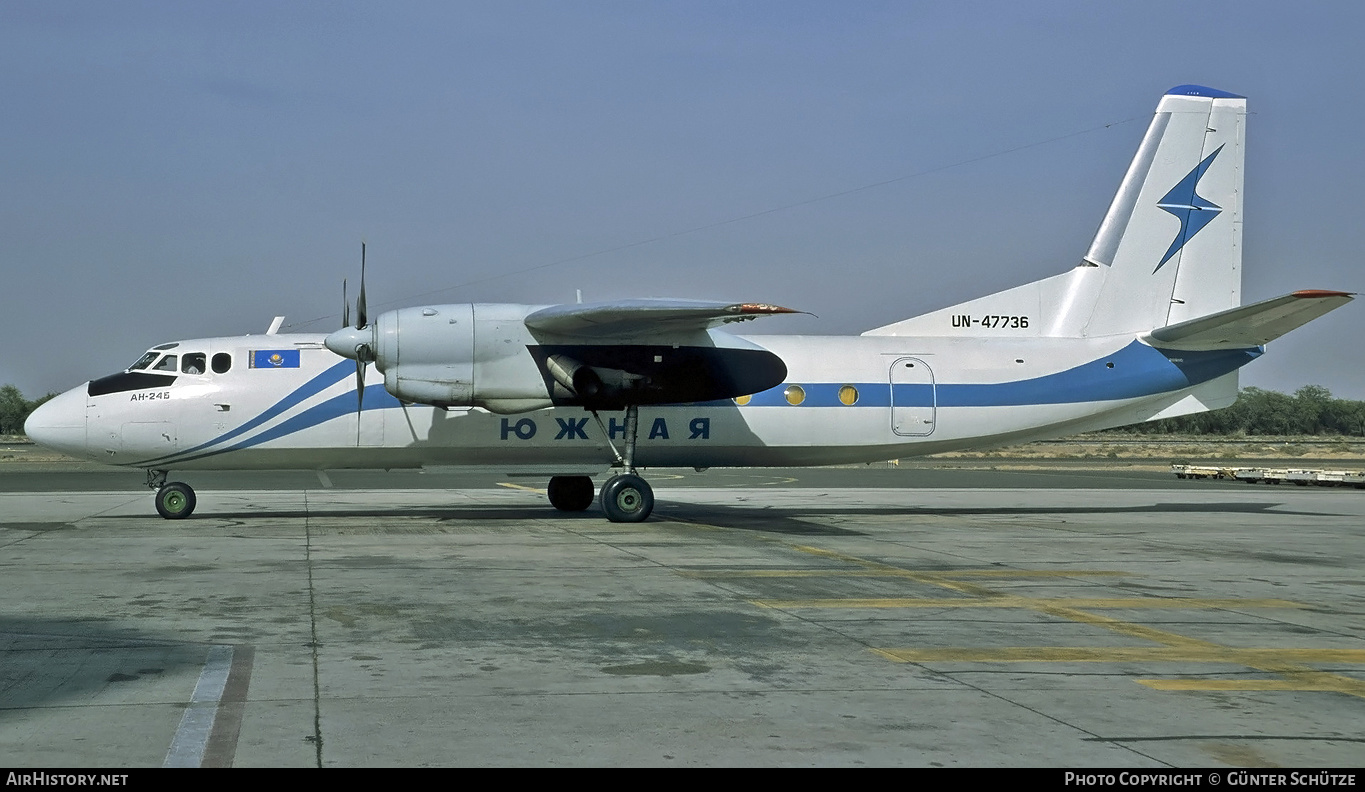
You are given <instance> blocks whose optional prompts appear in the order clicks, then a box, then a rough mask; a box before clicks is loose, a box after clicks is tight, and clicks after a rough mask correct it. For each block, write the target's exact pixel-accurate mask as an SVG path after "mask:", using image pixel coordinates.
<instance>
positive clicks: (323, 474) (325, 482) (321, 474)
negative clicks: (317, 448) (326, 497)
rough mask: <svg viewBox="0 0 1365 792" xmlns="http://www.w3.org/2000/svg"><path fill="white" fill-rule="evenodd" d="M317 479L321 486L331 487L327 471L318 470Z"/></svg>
mask: <svg viewBox="0 0 1365 792" xmlns="http://www.w3.org/2000/svg"><path fill="white" fill-rule="evenodd" d="M318 481H320V482H321V483H322V486H324V487H326V488H327V489H331V488H332V479H331V478H330V477H328V475H327V471H325V470H319V471H318Z"/></svg>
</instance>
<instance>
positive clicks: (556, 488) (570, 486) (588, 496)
mask: <svg viewBox="0 0 1365 792" xmlns="http://www.w3.org/2000/svg"><path fill="white" fill-rule="evenodd" d="M545 494H547V495H549V496H550V505H551V506H553V507H555V508H556V509H559V510H560V511H583V510H584V509H586V508H588V507H589V506H591V505H592V499H593V496H594V495H596V494H597V491H596V490H595V489H593V486H592V479H591V478H589V477H587V476H553V477H551V479H550V485H549V486H548V487H546V488H545Z"/></svg>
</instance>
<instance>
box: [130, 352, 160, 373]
mask: <svg viewBox="0 0 1365 792" xmlns="http://www.w3.org/2000/svg"><path fill="white" fill-rule="evenodd" d="M160 354H161V353H160V352H156V351H152V352H148V353H147V354H145V355H143V356H142V357H140V358H138V361H137V362H136V363H134V364H133V365H131V366H129V367H128V370H129V371H141V370H143V369H145V368H147V367H148V366H150V365H152V361H153V360H156V357H157V355H160Z"/></svg>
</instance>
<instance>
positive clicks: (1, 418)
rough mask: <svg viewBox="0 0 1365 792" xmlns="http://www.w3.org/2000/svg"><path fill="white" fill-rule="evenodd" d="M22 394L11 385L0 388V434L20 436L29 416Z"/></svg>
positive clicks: (26, 403)
mask: <svg viewBox="0 0 1365 792" xmlns="http://www.w3.org/2000/svg"><path fill="white" fill-rule="evenodd" d="M29 411H30V410H29V406H28V402H27V401H25V400H24V394H22V393H20V392H19V389H18V388H16V387H14V386H13V385H6V386H4V387H0V434H20V433H21V432H23V431H24V419H25V418H27V417H28V414H29Z"/></svg>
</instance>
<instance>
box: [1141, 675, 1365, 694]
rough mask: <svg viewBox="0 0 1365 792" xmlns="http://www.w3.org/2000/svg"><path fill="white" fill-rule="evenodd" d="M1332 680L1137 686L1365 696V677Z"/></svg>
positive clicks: (1174, 681) (1205, 681) (1154, 681)
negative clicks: (1291, 691)
mask: <svg viewBox="0 0 1365 792" xmlns="http://www.w3.org/2000/svg"><path fill="white" fill-rule="evenodd" d="M1324 676H1329V677H1331V679H1324V680H1317V681H1312V682H1308V681H1299V680H1294V679H1138V680H1134V681H1135V682H1137V683H1138V684H1139V685H1146V686H1147V687H1149V688H1152V689H1154V690H1224V691H1233V692H1237V691H1256V690H1295V691H1299V690H1302V691H1318V692H1323V693H1346V694H1348V695H1352V696H1365V680H1360V679H1352V678H1351V677H1344V676H1339V675H1337V674H1327V675H1324Z"/></svg>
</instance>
